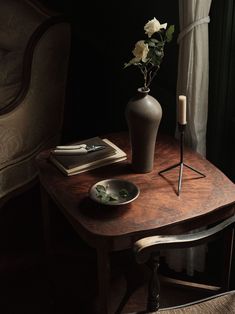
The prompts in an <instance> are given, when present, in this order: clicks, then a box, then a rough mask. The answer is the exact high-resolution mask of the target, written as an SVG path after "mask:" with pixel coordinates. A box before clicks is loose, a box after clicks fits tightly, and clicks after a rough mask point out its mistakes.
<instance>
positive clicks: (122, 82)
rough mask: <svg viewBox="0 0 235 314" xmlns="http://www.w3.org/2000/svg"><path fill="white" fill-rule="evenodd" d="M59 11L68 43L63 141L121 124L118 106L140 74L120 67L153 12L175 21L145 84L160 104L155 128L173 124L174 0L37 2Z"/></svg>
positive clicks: (121, 110)
mask: <svg viewBox="0 0 235 314" xmlns="http://www.w3.org/2000/svg"><path fill="white" fill-rule="evenodd" d="M41 2H42V3H43V4H45V5H46V6H47V7H49V8H51V9H54V10H56V11H58V12H61V13H63V14H65V15H66V16H67V17H68V19H69V20H70V22H71V27H72V46H71V59H70V69H69V77H68V88H67V97H66V107H65V120H64V128H63V139H62V141H63V142H67V141H70V140H74V139H78V138H79V139H83V138H86V137H90V136H93V135H100V134H102V133H106V132H111V131H120V130H125V129H127V125H126V121H125V117H124V110H125V106H126V104H127V102H128V100H129V99H130V98H131V97H132V96H133V95H134V94H135V92H136V90H137V88H138V87H141V86H142V84H143V82H142V76H141V74H140V72H139V69H137V68H136V67H135V66H133V67H130V68H127V69H125V70H124V69H123V65H124V63H125V62H127V61H129V60H130V59H131V58H132V53H131V51H132V50H133V48H134V44H135V43H136V41H137V40H140V39H143V38H145V35H144V29H143V28H144V25H145V23H146V22H147V21H148V20H150V19H152V18H153V17H156V18H157V19H159V20H160V22H162V23H164V22H168V23H169V24H175V27H176V31H175V36H174V40H173V41H172V42H171V43H170V44H169V45H167V46H166V49H165V57H164V60H163V63H162V65H161V68H160V70H159V72H158V75H157V77H156V78H155V79H154V81H153V83H152V85H151V95H152V96H154V97H155V98H157V99H158V101H159V102H160V103H161V105H162V109H163V118H162V123H161V126H160V130H162V131H164V132H167V133H172V134H173V132H174V128H175V112H176V106H175V93H176V76H177V58H178V46H177V43H176V38H177V34H178V1H170V0H167V1H164V2H163V1H157V0H150V1H147V2H145V3H143V2H142V1H123V0H120V1H113V2H110V3H109V4H106V1H86V2H84V3H83V5H82V8H78V6H79V5H78V3H76V2H75V1H72V0H70V1H65V0H58V1H55V0H50V1H45V0H44V1H43V0H41ZM169 6H170V7H171V10H169Z"/></svg>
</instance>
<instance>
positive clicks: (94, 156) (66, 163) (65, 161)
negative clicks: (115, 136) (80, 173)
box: [52, 136, 116, 170]
mask: <svg viewBox="0 0 235 314" xmlns="http://www.w3.org/2000/svg"><path fill="white" fill-rule="evenodd" d="M74 144H75V145H79V144H86V145H88V146H90V145H103V146H105V148H104V149H101V150H98V151H95V152H92V153H87V154H81V155H79V154H78V155H55V154H53V156H52V157H53V159H56V160H57V162H59V163H60V164H61V165H62V166H63V167H64V168H66V169H68V170H69V169H74V168H76V167H79V166H83V165H84V164H89V163H91V162H94V161H96V160H100V159H102V158H105V157H107V156H110V155H113V154H116V150H115V149H114V148H113V147H112V146H110V145H108V144H107V143H106V142H104V141H103V140H102V139H101V138H100V137H98V136H97V137H92V138H89V139H86V140H82V141H79V142H76V143H74ZM68 147H69V145H68Z"/></svg>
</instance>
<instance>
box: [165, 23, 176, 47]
mask: <svg viewBox="0 0 235 314" xmlns="http://www.w3.org/2000/svg"><path fill="white" fill-rule="evenodd" d="M174 31H175V26H174V25H170V26H169V27H168V29H167V30H166V41H167V42H168V43H169V42H170V41H171V40H172V37H173V33H174Z"/></svg>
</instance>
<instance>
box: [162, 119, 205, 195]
mask: <svg viewBox="0 0 235 314" xmlns="http://www.w3.org/2000/svg"><path fill="white" fill-rule="evenodd" d="M185 128H186V124H180V123H178V129H179V132H180V162H178V163H177V164H174V165H172V166H170V167H168V168H166V169H164V170H161V171H160V172H159V173H158V174H159V175H161V174H162V173H163V172H166V171H169V170H171V169H174V168H176V167H179V179H178V193H177V194H178V196H179V195H180V191H181V186H182V177H183V168H184V166H185V167H187V168H189V169H190V170H192V171H194V172H196V173H198V174H200V175H201V176H202V177H204V178H205V177H206V176H205V174H203V173H202V172H200V171H198V170H197V169H195V168H193V167H191V166H189V165H187V164H186V163H185V162H184V131H185Z"/></svg>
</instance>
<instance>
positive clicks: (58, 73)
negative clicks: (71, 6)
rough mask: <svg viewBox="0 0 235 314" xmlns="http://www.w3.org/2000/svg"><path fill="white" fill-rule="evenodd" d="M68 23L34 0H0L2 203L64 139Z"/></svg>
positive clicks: (35, 174) (29, 179)
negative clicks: (42, 153) (37, 158)
mask: <svg viewBox="0 0 235 314" xmlns="http://www.w3.org/2000/svg"><path fill="white" fill-rule="evenodd" d="M69 52H70V25H69V23H67V22H65V21H64V20H63V18H62V17H60V16H58V15H56V14H51V13H49V12H48V11H46V10H45V9H44V8H42V7H41V5H39V4H38V3H36V2H35V1H29V0H20V1H19V0H0V134H1V136H0V204H1V202H2V201H4V200H5V199H7V198H9V196H10V195H11V194H12V192H15V191H17V190H19V189H21V188H23V187H24V186H26V185H28V183H29V182H31V181H32V180H34V179H35V178H36V176H37V168H36V166H35V161H34V160H35V156H36V155H37V154H38V153H39V152H40V151H41V150H42V149H45V148H47V147H50V146H53V145H55V144H56V143H58V141H59V139H60V134H61V129H62V123H63V108H64V102H65V91H66V81H67V71H68V61H69Z"/></svg>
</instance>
